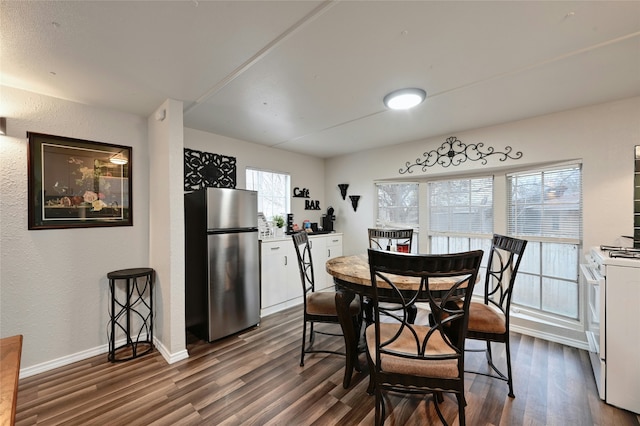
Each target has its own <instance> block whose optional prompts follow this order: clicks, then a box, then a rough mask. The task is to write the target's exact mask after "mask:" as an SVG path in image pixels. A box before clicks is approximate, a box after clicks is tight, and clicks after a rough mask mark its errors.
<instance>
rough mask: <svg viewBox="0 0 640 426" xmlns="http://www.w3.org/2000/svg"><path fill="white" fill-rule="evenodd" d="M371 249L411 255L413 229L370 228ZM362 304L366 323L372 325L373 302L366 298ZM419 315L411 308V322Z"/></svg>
mask: <svg viewBox="0 0 640 426" xmlns="http://www.w3.org/2000/svg"><path fill="white" fill-rule="evenodd" d="M368 234H369V248H372V249H377V250H386V251H392V249H395V251H397V252H399V253H411V246H412V241H413V229H412V228H407V229H391V228H369V229H368ZM361 302H362V312H363V316H364V320H365V323H366V324H367V325H368V324H371V323H372V321H373V319H372V318H373V317H372V315H373V314H372V312H373V308H372V306H371V300H370V299H369V298H368V297H364V298H362V300H361ZM417 315H418V308H417V307H416V306H415V305H413V306H411V307H410V320H411V321H412V322H413V321H415V319H416V316H417Z"/></svg>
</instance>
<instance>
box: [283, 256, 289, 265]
mask: <svg viewBox="0 0 640 426" xmlns="http://www.w3.org/2000/svg"><path fill="white" fill-rule="evenodd" d="M288 264H289V262H288V259H287V256H285V257H284V266H287V265H288Z"/></svg>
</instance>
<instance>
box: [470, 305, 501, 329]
mask: <svg viewBox="0 0 640 426" xmlns="http://www.w3.org/2000/svg"><path fill="white" fill-rule="evenodd" d="M467 329H468V330H469V331H479V332H482V333H493V334H504V333H506V332H507V325H506V323H505V318H504V315H503V314H502V312H499V311H498V310H497V309H494V308H492V307H491V306H488V305H485V304H484V303H479V302H471V304H470V306H469V325H468V327H467Z"/></svg>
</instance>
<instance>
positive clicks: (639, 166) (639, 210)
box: [633, 145, 640, 248]
mask: <svg viewBox="0 0 640 426" xmlns="http://www.w3.org/2000/svg"><path fill="white" fill-rule="evenodd" d="M634 161H635V175H634V188H633V205H634V213H635V214H634V216H633V242H634V244H633V246H634V247H635V248H640V145H636V146H635V159H634Z"/></svg>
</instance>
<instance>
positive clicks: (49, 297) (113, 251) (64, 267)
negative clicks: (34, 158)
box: [0, 86, 149, 372]
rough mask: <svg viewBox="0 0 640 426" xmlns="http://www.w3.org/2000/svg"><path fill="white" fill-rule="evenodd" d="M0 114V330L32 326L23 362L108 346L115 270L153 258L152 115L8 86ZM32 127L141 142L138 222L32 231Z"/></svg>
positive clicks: (51, 362) (136, 170) (43, 362)
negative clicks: (2, 131)
mask: <svg viewBox="0 0 640 426" xmlns="http://www.w3.org/2000/svg"><path fill="white" fill-rule="evenodd" d="M0 116H3V117H7V131H8V136H0V167H1V168H0V225H1V228H0V229H1V230H0V336H2V337H5V336H11V335H14V334H23V335H24V344H23V352H22V369H23V370H25V369H27V370H28V369H29V368H30V367H34V366H36V365H38V368H42V369H48V368H51V367H55V366H56V365H57V364H56V363H57V362H58V361H59V359H60V358H62V357H68V356H69V355H70V354H77V355H78V356H79V357H86V356H88V355H91V354H94V353H100V350H101V351H102V352H104V351H106V347H107V346H106V345H107V322H108V319H109V313H108V310H107V304H108V301H109V290H108V280H107V278H106V275H107V273H108V272H110V271H113V270H117V269H124V268H133V267H144V266H148V263H149V247H148V241H149V223H148V217H149V200H148V193H149V180H148V169H149V163H148V147H147V121H146V119H144V118H141V117H138V116H134V115H130V114H125V113H121V112H118V111H113V110H108V109H103V108H93V107H88V106H86V105H81V104H78V103H74V102H68V101H64V100H60V99H54V98H50V97H47V96H41V95H37V94H34V93H30V92H25V91H21V90H17V89H12V88H8V87H4V86H3V87H0ZM27 131H32V132H38V133H45V134H52V135H60V136H68V137H72V138H78V139H86V140H91V141H98V142H106V143H113V144H118V145H126V146H131V147H132V148H133V150H132V165H133V170H132V176H133V223H134V225H133V227H107V228H83V229H55V230H38V231H28V230H27V145H28V141H27V138H26V132H27ZM97 348H98V352H96V350H97ZM105 357H106V355H105ZM67 362H68V360H67ZM36 372H37V371H36Z"/></svg>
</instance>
